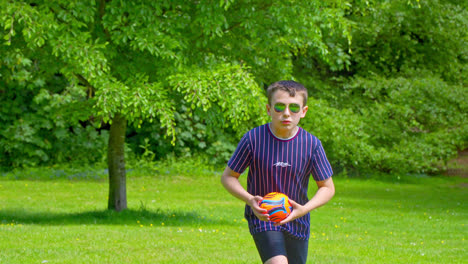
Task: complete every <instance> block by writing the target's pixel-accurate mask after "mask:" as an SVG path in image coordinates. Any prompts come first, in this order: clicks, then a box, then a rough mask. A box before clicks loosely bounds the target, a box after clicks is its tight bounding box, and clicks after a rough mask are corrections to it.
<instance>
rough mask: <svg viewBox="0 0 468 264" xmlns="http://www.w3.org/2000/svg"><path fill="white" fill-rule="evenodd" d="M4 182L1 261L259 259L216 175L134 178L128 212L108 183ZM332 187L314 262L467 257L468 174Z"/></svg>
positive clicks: (239, 211)
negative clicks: (115, 201)
mask: <svg viewBox="0 0 468 264" xmlns="http://www.w3.org/2000/svg"><path fill="white" fill-rule="evenodd" d="M245 177H246V176H245V175H243V176H242V180H243V181H244V182H243V184H245ZM6 178H8V177H3V180H0V224H1V225H0V263H22V264H23V263H260V261H259V257H258V255H257V251H256V249H255V245H254V243H253V241H252V239H251V237H250V234H249V232H248V227H247V223H246V222H245V220H243V204H242V203H241V202H240V201H237V200H236V199H234V198H233V197H231V196H230V195H229V194H228V193H227V192H226V191H224V189H223V188H222V186H221V184H220V182H219V177H217V176H216V177H215V176H198V177H196V176H191V177H186V176H152V177H150V176H142V177H132V176H129V177H128V179H127V191H128V207H129V210H127V211H124V212H121V213H116V212H109V211H106V206H107V192H108V184H107V182H106V180H66V179H56V180H11V179H9V180H7V179H6ZM0 179H2V178H0ZM335 185H336V195H335V197H334V198H333V200H332V201H330V203H329V204H327V205H326V206H324V207H322V208H319V209H318V210H316V211H314V212H312V215H311V219H312V228H311V239H310V243H309V245H310V249H309V260H308V263H467V262H466V259H467V258H468V253H467V251H466V249H467V248H468V247H467V241H466V239H467V234H468V232H467V231H468V229H467V228H468V226H467V225H468V207H467V204H466V199H467V197H468V196H467V194H468V189H467V185H466V181H464V179H460V178H439V177H436V178H429V177H419V178H414V177H413V178H404V179H398V178H396V177H393V178H392V177H390V176H388V180H363V179H346V178H339V177H335ZM314 189H315V185H314V186H311V190H310V191H311V192H313V191H314Z"/></svg>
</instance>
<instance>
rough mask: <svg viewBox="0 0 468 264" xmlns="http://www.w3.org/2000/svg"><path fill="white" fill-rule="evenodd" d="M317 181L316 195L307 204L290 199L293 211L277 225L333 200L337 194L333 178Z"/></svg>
mask: <svg viewBox="0 0 468 264" xmlns="http://www.w3.org/2000/svg"><path fill="white" fill-rule="evenodd" d="M316 183H317V186H318V190H317V192H316V193H315V195H314V197H313V198H312V199H310V200H309V201H308V202H307V203H306V204H305V205H300V204H298V203H296V202H295V201H292V200H289V201H290V202H291V205H292V207H293V211H292V212H291V214H290V215H289V216H288V217H287V218H286V219H284V220H283V221H281V222H279V223H277V224H276V225H283V224H286V223H287V222H289V221H292V220H294V219H297V218H299V217H302V216H304V215H306V214H307V213H308V212H310V211H312V210H314V209H316V208H318V207H320V206H322V205H324V204H326V203H327V202H328V201H330V200H331V198H332V197H333V196H334V195H335V184H334V183H333V179H332V178H331V177H330V178H328V179H326V180H324V181H318V182H316Z"/></svg>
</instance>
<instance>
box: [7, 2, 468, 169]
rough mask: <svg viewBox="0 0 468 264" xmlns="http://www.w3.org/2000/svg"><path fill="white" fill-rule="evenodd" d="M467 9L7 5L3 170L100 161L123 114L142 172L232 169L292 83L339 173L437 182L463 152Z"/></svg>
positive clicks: (435, 5)
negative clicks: (151, 166) (204, 161)
mask: <svg viewBox="0 0 468 264" xmlns="http://www.w3.org/2000/svg"><path fill="white" fill-rule="evenodd" d="M466 7H467V6H466V3H458V2H457V1H419V0H417V1H416V0H415V1H413V0H411V1H407V0H395V1H269V2H265V1H201V2H200V1H180V0H176V1H142V0H139V1H116V0H112V1H91V0H74V1H66V2H63V1H11V0H4V1H0V39H1V41H2V45H0V54H2V56H1V58H0V102H1V103H2V106H4V107H2V108H1V109H0V121H1V122H2V126H1V127H0V151H2V153H4V154H5V155H2V156H1V157H0V166H3V167H18V166H34V165H37V164H54V163H61V162H67V161H74V162H81V163H88V162H100V161H102V160H103V157H102V155H105V153H106V152H105V144H106V142H107V140H108V134H107V132H106V131H107V129H108V126H109V124H111V123H112V119H113V117H114V116H115V115H116V114H119V115H122V116H124V117H125V119H126V120H128V122H129V123H130V124H131V126H129V128H128V131H127V136H128V143H129V144H128V146H126V148H127V156H129V157H130V158H131V159H132V162H133V160H136V159H138V158H140V157H141V158H142V159H144V160H146V161H150V162H153V161H159V160H163V159H164V158H165V157H166V156H168V155H174V156H178V157H193V156H194V155H198V154H202V155H203V156H204V157H209V158H208V159H209V161H210V162H213V163H223V162H225V161H226V160H227V159H228V157H229V156H230V154H231V153H232V151H233V150H234V148H235V146H236V143H237V140H238V139H239V138H240V136H241V135H242V134H243V133H245V132H246V131H247V130H248V129H249V128H252V127H254V126H257V125H259V124H261V123H264V122H267V117H266V114H265V104H266V99H265V96H264V93H263V91H262V89H261V88H262V87H265V86H266V85H268V84H270V83H271V82H273V81H277V80H279V79H296V80H298V81H300V82H302V83H304V84H305V85H306V86H307V87H309V88H310V94H311V96H312V99H311V101H310V103H309V106H310V109H311V112H310V113H309V114H308V116H307V118H306V119H305V120H304V122H303V123H302V125H303V126H304V127H305V128H307V129H308V130H310V131H311V132H313V133H314V134H316V135H317V136H319V138H321V139H322V141H323V142H324V143H325V144H326V146H325V147H326V150H327V154H328V155H329V157H330V159H331V160H332V163H333V164H336V165H335V167H338V168H341V169H345V168H355V169H358V170H363V169H364V170H367V169H371V170H375V169H377V170H381V171H400V172H435V171H437V170H438V169H440V168H443V167H444V163H445V162H446V161H447V160H448V159H449V158H450V157H452V156H453V155H455V152H456V150H457V149H462V148H466V146H467V137H466V135H467V134H468V133H467V125H466V124H467V116H466V113H467V112H468V111H467V104H466V101H467V100H466V97H467V90H466V86H467V83H466V80H467V78H466V76H468V71H467V70H468V68H467V61H468V50H467V49H468V48H467V47H468V45H466V38H467V28H468V26H467V25H468V19H467V17H468V15H467V12H468V11H467V8H466ZM140 155H143V156H140ZM339 170H340V169H339Z"/></svg>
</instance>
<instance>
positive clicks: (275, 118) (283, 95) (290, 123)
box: [267, 90, 308, 137]
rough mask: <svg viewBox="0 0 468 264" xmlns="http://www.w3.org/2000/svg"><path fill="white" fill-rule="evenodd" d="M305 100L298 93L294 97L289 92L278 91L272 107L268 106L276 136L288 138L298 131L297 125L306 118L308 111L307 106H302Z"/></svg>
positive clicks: (274, 96) (272, 99) (272, 101)
mask: <svg viewBox="0 0 468 264" xmlns="http://www.w3.org/2000/svg"><path fill="white" fill-rule="evenodd" d="M303 99H304V98H303V95H302V94H301V93H296V95H295V96H293V97H292V96H290V95H289V93H288V92H286V91H282V90H278V91H276V92H275V93H274V94H273V96H272V98H271V105H269V104H267V111H268V115H269V116H271V124H272V129H273V130H274V132H275V134H276V135H278V136H285V137H288V136H289V135H288V133H294V132H295V131H296V130H295V129H296V127H297V124H299V121H300V120H301V118H303V117H305V115H306V113H307V110H308V107H307V106H303V105H302V104H303ZM275 105H276V107H275ZM297 106H299V107H297ZM281 110H283V111H281ZM295 111H296V112H297V111H298V112H297V113H295ZM291 136H292V135H291Z"/></svg>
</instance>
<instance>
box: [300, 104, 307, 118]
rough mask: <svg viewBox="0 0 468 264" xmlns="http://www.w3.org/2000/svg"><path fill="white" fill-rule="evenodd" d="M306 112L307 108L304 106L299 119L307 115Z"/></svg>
mask: <svg viewBox="0 0 468 264" xmlns="http://www.w3.org/2000/svg"><path fill="white" fill-rule="evenodd" d="M307 110H309V106H307V105H306V106H304V107H303V108H302V111H301V118H304V117H305V116H306V114H307Z"/></svg>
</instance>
